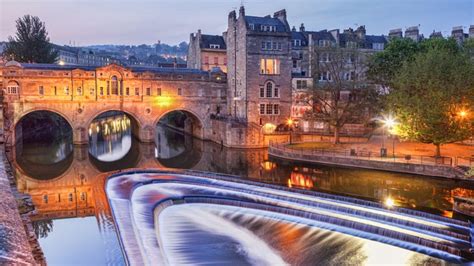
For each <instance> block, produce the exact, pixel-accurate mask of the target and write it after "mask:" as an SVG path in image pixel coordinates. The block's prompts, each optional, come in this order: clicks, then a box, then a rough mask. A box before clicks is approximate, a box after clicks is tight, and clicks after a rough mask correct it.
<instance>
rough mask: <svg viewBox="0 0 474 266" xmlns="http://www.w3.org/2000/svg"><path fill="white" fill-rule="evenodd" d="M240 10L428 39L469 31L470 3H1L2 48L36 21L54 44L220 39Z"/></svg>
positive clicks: (473, 12)
mask: <svg viewBox="0 0 474 266" xmlns="http://www.w3.org/2000/svg"><path fill="white" fill-rule="evenodd" d="M242 3H243V4H244V6H245V9H246V14H247V15H255V16H265V15H268V14H273V13H274V12H275V11H278V10H280V9H283V8H285V9H286V11H287V15H288V21H289V23H290V26H296V27H297V28H299V25H300V24H301V23H302V22H303V23H304V24H305V27H306V29H307V30H323V29H337V28H339V29H345V28H349V27H352V28H355V27H357V25H365V26H366V30H367V34H385V35H386V34H388V31H389V30H390V29H395V28H403V29H406V28H407V27H410V26H415V25H420V30H421V32H422V33H424V34H425V36H429V34H430V33H431V32H432V31H433V30H436V31H441V32H442V33H443V35H445V36H446V35H449V34H450V33H451V29H452V27H453V26H464V27H465V28H464V30H465V32H467V31H468V28H469V25H474V0H0V41H4V40H7V38H8V36H11V35H14V33H15V20H16V19H17V18H18V17H21V16H23V15H25V14H31V15H35V16H39V17H40V19H41V20H42V21H44V22H45V23H46V27H47V30H48V32H49V36H50V39H51V41H52V42H54V43H57V44H69V43H71V44H75V45H76V46H84V45H91V44H130V45H131V44H143V43H145V44H153V43H156V42H157V41H158V40H160V41H161V42H162V43H168V44H177V43H179V42H182V41H189V34H190V33H191V32H196V31H197V29H201V30H202V31H203V33H207V34H221V33H222V32H224V31H225V30H226V28H227V15H228V13H229V12H230V11H232V10H234V9H238V8H239V7H240V5H241V4H242Z"/></svg>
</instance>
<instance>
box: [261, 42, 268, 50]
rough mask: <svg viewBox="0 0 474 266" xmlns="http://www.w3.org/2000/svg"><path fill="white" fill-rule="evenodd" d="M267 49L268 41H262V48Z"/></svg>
mask: <svg viewBox="0 0 474 266" xmlns="http://www.w3.org/2000/svg"><path fill="white" fill-rule="evenodd" d="M266 49H267V43H266V42H262V50H266Z"/></svg>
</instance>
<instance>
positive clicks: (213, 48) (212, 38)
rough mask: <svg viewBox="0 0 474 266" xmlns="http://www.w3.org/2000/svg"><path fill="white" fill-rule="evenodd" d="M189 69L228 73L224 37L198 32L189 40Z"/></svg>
mask: <svg viewBox="0 0 474 266" xmlns="http://www.w3.org/2000/svg"><path fill="white" fill-rule="evenodd" d="M187 66H188V68H194V69H201V70H204V71H210V70H213V68H220V69H221V70H222V71H223V72H224V73H227V52H226V44H225V40H224V38H223V37H222V36H218V35H206V34H201V30H198V31H197V33H196V34H194V33H192V34H191V36H190V38H189V47H188V57H187Z"/></svg>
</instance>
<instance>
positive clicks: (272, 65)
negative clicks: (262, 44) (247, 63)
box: [260, 58, 280, 75]
mask: <svg viewBox="0 0 474 266" xmlns="http://www.w3.org/2000/svg"><path fill="white" fill-rule="evenodd" d="M260 74H265V75H279V74H280V60H278V59H265V58H262V59H261V60H260Z"/></svg>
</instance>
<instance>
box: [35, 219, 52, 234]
mask: <svg viewBox="0 0 474 266" xmlns="http://www.w3.org/2000/svg"><path fill="white" fill-rule="evenodd" d="M31 225H32V226H33V230H34V231H35V235H36V237H37V238H46V237H47V236H48V234H49V233H51V232H52V231H53V220H51V219H48V220H39V221H33V222H32V223H31Z"/></svg>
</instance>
